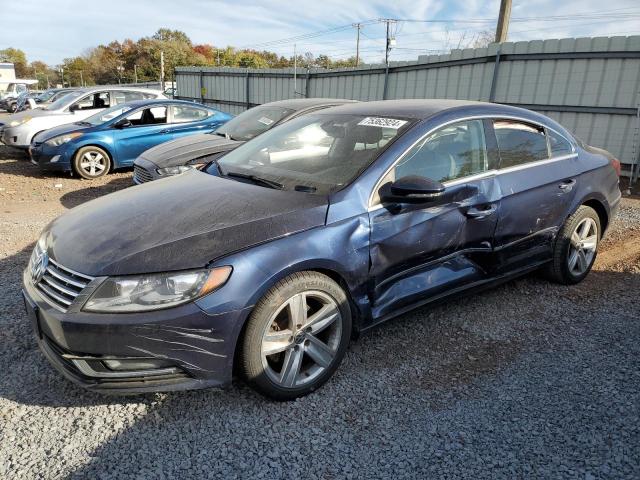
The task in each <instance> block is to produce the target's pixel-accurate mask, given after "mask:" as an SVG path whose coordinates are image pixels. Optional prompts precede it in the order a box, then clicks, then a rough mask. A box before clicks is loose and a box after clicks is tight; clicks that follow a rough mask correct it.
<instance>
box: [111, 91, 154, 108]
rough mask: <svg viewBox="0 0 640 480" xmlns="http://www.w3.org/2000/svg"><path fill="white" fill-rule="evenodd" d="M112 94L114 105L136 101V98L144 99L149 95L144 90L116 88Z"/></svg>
mask: <svg viewBox="0 0 640 480" xmlns="http://www.w3.org/2000/svg"><path fill="white" fill-rule="evenodd" d="M111 96H112V98H113V100H114V102H113V104H114V105H118V104H120V103H127V102H135V101H136V100H144V99H145V98H147V96H146V95H145V94H144V93H143V92H133V91H126V90H124V91H120V90H116V91H114V92H111Z"/></svg>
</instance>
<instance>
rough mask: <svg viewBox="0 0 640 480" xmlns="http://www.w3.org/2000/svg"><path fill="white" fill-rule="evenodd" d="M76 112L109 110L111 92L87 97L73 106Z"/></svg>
mask: <svg viewBox="0 0 640 480" xmlns="http://www.w3.org/2000/svg"><path fill="white" fill-rule="evenodd" d="M73 106H74V107H75V110H93V109H97V108H109V107H110V106H111V105H110V102H109V92H98V93H93V94H91V95H87V96H86V97H84V98H81V99H80V100H78V101H77V102H76V103H74V104H73Z"/></svg>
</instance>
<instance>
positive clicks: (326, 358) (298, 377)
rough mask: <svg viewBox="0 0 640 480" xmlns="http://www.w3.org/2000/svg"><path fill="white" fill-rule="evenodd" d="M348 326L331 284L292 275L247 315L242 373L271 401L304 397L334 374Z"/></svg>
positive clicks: (344, 303) (342, 299)
mask: <svg viewBox="0 0 640 480" xmlns="http://www.w3.org/2000/svg"><path fill="white" fill-rule="evenodd" d="M351 324H352V321H351V308H350V307H349V301H348V299H347V296H346V294H345V292H344V290H343V289H342V288H341V287H340V286H339V285H338V284H337V283H336V282H334V281H333V280H332V279H330V278H329V277H327V276H326V275H323V274H321V273H317V272H301V273H295V274H293V275H291V276H289V277H287V278H285V279H283V280H281V281H280V282H278V283H277V284H276V285H275V286H274V287H272V288H271V289H270V290H269V291H268V292H267V293H266V295H265V296H264V297H263V298H262V299H261V300H260V301H259V302H258V304H257V305H256V307H255V308H254V310H253V312H252V313H251V316H250V317H249V320H248V322H247V327H246V330H245V334H244V337H243V339H242V350H241V355H242V357H241V362H240V365H241V369H242V373H243V375H244V377H245V379H246V380H247V382H248V383H249V384H250V385H251V386H252V387H253V388H254V389H255V390H257V391H258V392H260V393H261V394H263V395H265V396H267V397H269V398H272V399H274V400H280V401H283V400H293V399H294V398H298V397H301V396H303V395H307V394H308V393H310V392H312V391H314V390H316V389H317V388H319V387H320V386H321V385H322V384H324V383H325V382H326V381H327V380H328V379H329V378H330V377H331V375H333V373H334V372H335V371H336V370H337V368H338V366H339V365H340V362H341V361H342V358H343V357H344V354H345V352H346V350H347V346H348V345H349V339H350V336H351ZM266 352H271V353H266Z"/></svg>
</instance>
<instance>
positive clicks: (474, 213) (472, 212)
mask: <svg viewBox="0 0 640 480" xmlns="http://www.w3.org/2000/svg"><path fill="white" fill-rule="evenodd" d="M497 209H498V207H497V206H496V205H495V204H490V205H483V206H481V207H470V208H468V209H467V211H466V212H465V215H466V216H467V217H471V218H485V217H488V216H489V215H493V214H494V213H496V210H497Z"/></svg>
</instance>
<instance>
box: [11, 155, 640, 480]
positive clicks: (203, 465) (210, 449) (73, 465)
mask: <svg viewBox="0 0 640 480" xmlns="http://www.w3.org/2000/svg"><path fill="white" fill-rule="evenodd" d="M20 155H21V154H20V152H18V151H16V150H11V149H8V148H6V147H0V204H1V207H0V208H1V211H2V214H1V216H0V226H1V228H0V292H1V293H0V308H1V309H2V312H3V314H2V315H1V316H0V345H1V346H2V347H1V348H0V371H1V372H2V374H1V375H0V478H3V479H4V478H7V479H14V478H18V479H22V478H26V479H30V478H38V479H40V478H42V479H45V478H46V479H50V478H53V479H63V478H83V479H84V478H86V479H125V478H127V479H128V478H133V479H138V478H139V479H165V478H166V479H171V478H184V479H186V478H268V479H272V478H295V477H304V478H310V479H315V478H323V479H337V478H404V477H407V478H409V477H414V478H449V479H451V478H474V479H480V478H492V479H493V478H523V477H527V478H528V477H539V478H547V477H554V478H579V479H593V478H615V479H620V478H629V479H631V478H640V418H639V417H640V411H639V410H640V369H639V367H640V323H639V315H638V310H639V307H638V305H639V302H638V292H640V245H639V244H638V243H639V242H638V240H639V239H640V200H634V199H625V201H624V204H623V209H622V211H621V213H620V216H619V218H618V219H617V220H616V222H615V224H614V225H613V227H612V231H611V232H610V235H609V237H608V239H607V240H606V242H605V243H604V244H603V251H602V254H601V255H600V256H599V259H598V264H597V268H596V271H594V272H593V273H592V274H591V275H590V276H589V277H588V278H587V280H585V281H584V282H583V283H582V284H580V285H578V286H575V287H562V286H558V285H552V284H549V283H547V282H546V281H544V280H542V279H540V278H538V277H537V276H531V277H527V278H523V279H520V280H517V281H514V282H511V283H509V284H507V285H504V286H502V287H499V288H496V289H494V290H491V291H487V292H484V293H482V294H478V295H475V296H470V297H467V298H465V299H462V300H456V301H455V302H451V303H450V304H448V305H446V306H440V307H437V308H433V309H420V310H416V311H413V312H410V313H408V314H406V315H404V316H402V317H401V318H399V319H397V320H395V321H392V322H390V323H387V324H386V325H384V326H382V327H381V328H379V329H376V330H375V331H373V332H371V333H370V334H368V335H365V336H364V337H362V338H361V339H360V340H358V341H357V342H355V343H354V344H352V346H351V348H350V350H349V352H348V354H347V357H346V358H345V361H344V363H343V365H342V366H341V368H340V369H339V371H338V372H337V374H336V376H335V378H334V379H333V380H332V381H330V382H329V383H328V384H327V385H326V386H325V387H324V388H322V389H321V390H320V391H318V392H316V393H314V394H312V395H311V396H308V397H305V398H303V399H300V400H298V401H296V402H291V403H274V402H270V401H267V400H265V399H264V398H262V397H260V396H258V395H257V394H255V393H253V392H252V391H251V390H249V389H248V388H247V387H246V386H244V385H243V384H241V383H240V382H236V383H235V384H234V385H233V386H232V387H230V388H229V389H227V390H224V391H218V390H206V391H195V392H184V393H171V394H156V395H145V396H136V397H125V398H122V397H105V396H99V395H95V394H92V393H88V392H85V391H83V390H81V389H79V388H77V387H75V386H74V385H73V384H71V383H69V382H68V381H66V380H65V379H63V378H62V377H61V376H60V375H59V374H57V373H56V372H55V371H53V369H52V368H51V367H50V366H49V365H48V364H47V362H46V361H45V359H44V358H43V356H42V355H41V354H40V352H39V351H38V350H37V347H36V344H35V341H34V339H33V338H32V334H31V331H30V329H29V326H28V322H27V319H26V317H25V315H24V313H23V306H22V302H21V299H20V286H19V282H20V272H21V269H22V268H24V266H25V265H26V263H27V260H28V256H29V254H30V251H31V248H32V246H33V243H34V241H35V240H36V239H37V236H38V234H39V232H40V230H41V229H42V228H43V227H44V226H45V225H46V223H47V222H49V221H50V220H51V219H53V218H54V217H55V216H57V215H59V214H60V213H62V212H64V211H65V210H66V209H67V208H71V207H73V206H75V205H78V204H79V203H82V202H84V201H86V200H89V199H91V198H94V197H96V196H99V195H103V194H105V193H108V192H110V191H113V190H116V189H119V188H126V187H127V186H129V185H130V181H131V179H130V177H131V172H122V173H119V174H116V175H111V176H109V177H107V178H106V179H103V180H101V181H99V182H92V183H89V182H85V181H80V180H76V179H71V178H69V177H66V176H41V175H40V174H39V173H38V172H37V170H36V169H35V167H32V166H31V165H30V164H29V163H28V162H26V161H24V159H22V160H18V159H19V158H21V156H20ZM57 185H58V186H57Z"/></svg>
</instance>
